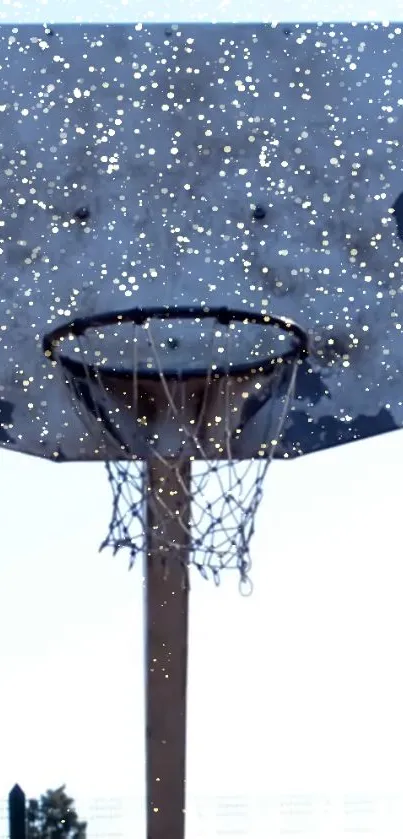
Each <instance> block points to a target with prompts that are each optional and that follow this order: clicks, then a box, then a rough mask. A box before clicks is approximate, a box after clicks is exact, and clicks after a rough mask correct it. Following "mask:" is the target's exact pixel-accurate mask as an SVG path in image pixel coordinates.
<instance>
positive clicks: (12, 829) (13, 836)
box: [8, 784, 26, 839]
mask: <svg viewBox="0 0 403 839" xmlns="http://www.w3.org/2000/svg"><path fill="white" fill-rule="evenodd" d="M8 818H9V837H10V839H26V821H25V793H24V792H23V790H22V789H21V787H20V786H18V784H16V785H15V786H14V787H13V788H12V790H11V792H10V794H9V796H8Z"/></svg>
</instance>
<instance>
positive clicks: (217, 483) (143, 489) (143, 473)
mask: <svg viewBox="0 0 403 839" xmlns="http://www.w3.org/2000/svg"><path fill="white" fill-rule="evenodd" d="M174 327H175V328H176V332H177V333H178V334H180V335H181V338H177V337H175V329H174ZM183 336H185V339H186V340H183ZM182 344H183V345H184V346H185V352H184V351H183V348H182ZM307 350H308V339H307V336H306V334H305V332H304V331H303V330H302V329H301V328H300V327H299V326H298V325H297V324H295V323H293V322H292V321H290V320H287V319H285V318H279V317H272V316H269V315H266V314H260V313H257V314H254V313H251V312H245V311H230V310H227V309H222V308H221V309H214V308H207V307H206V308H201V307H197V308H179V307H166V308H148V309H132V310H130V311H122V312H112V313H107V314H104V315H102V316H99V317H93V318H85V319H77V320H74V321H71V322H69V323H66V324H64V325H63V326H61V327H59V328H57V329H55V330H54V331H53V332H52V333H50V334H49V335H47V336H46V338H45V340H44V352H45V355H46V356H47V357H48V358H50V360H51V361H52V363H53V364H54V365H55V366H57V367H58V369H59V370H60V372H61V375H62V377H63V381H64V383H65V385H66V386H67V387H68V390H69V394H70V398H71V400H72V403H73V405H74V408H75V410H76V412H77V414H78V415H79V417H80V419H81V421H82V423H83V425H84V427H85V429H86V431H87V434H89V435H91V437H92V439H93V442H94V446H95V447H97V448H98V449H103V450H104V451H105V452H106V455H105V461H106V469H107V473H108V478H109V482H110V485H111V488H112V495H113V511H112V518H111V522H110V525H109V530H108V534H107V537H106V539H105V540H104V542H103V543H102V546H101V549H102V548H104V547H107V546H108V547H111V548H112V549H113V551H114V553H116V552H117V551H119V550H120V549H122V548H126V549H128V550H129V556H130V567H132V565H133V562H134V561H135V558H136V556H137V554H138V553H139V552H141V553H143V552H144V551H145V550H146V536H145V534H146V518H149V517H150V513H151V517H152V520H153V522H154V525H153V528H154V531H155V532H154V539H155V541H156V542H157V544H158V545H159V547H160V555H161V562H162V563H163V564H166V563H167V560H168V557H169V558H171V557H172V556H174V557H175V555H177V557H178V560H179V561H180V562H185V565H186V570H187V566H188V565H194V566H196V567H197V568H198V569H199V571H200V572H201V574H202V575H203V576H204V577H206V578H207V577H209V576H211V577H212V578H213V579H214V581H215V582H216V583H217V584H218V583H219V581H220V572H221V571H222V570H223V569H237V570H238V572H239V575H240V586H241V590H242V591H243V592H245V590H246V589H249V586H250V580H249V570H250V554H249V545H250V540H251V538H252V535H253V532H254V525H255V516H256V512H257V509H258V506H259V503H260V500H261V497H262V486H263V482H264V478H265V475H266V472H267V469H268V467H269V465H270V463H271V461H272V459H273V455H274V453H275V450H276V447H277V446H278V444H279V442H280V440H281V435H282V431H283V428H284V424H285V421H286V419H287V416H288V412H289V409H290V405H291V401H292V399H293V395H294V390H295V381H296V375H297V370H298V365H299V363H300V362H301V359H302V358H303V357H304V356H305V355H306V353H307ZM268 403H269V404H270V411H267V406H268ZM263 406H266V412H265V417H266V420H267V421H266V427H265V430H264V434H263V438H262V440H261V444H260V449H259V451H258V452H257V456H256V459H254V460H248V461H245V460H242V459H240V456H239V451H240V441H241V440H242V437H243V436H244V435H245V434H247V430H248V424H249V423H250V422H251V421H252V420H253V418H254V417H255V416H256V415H257V414H258V412H259V411H260V409H261V408H262V407H263ZM144 462H146V464H147V466H148V471H147V470H146V469H145V468H144ZM189 464H191V470H190V474H189V475H188V477H187V478H186V480H184V474H185V471H186V469H187V467H188V466H189ZM186 474H187V473H186ZM150 476H152V477H150ZM175 487H176V489H175ZM175 499H176V500H175ZM189 504H190V510H191V513H190V520H189ZM173 521H174V522H175V528H174V531H173V530H172V522H173ZM185 548H186V550H185ZM175 552H176V554H175ZM183 557H186V559H185V560H184V559H183ZM184 579H187V574H185V575H184Z"/></svg>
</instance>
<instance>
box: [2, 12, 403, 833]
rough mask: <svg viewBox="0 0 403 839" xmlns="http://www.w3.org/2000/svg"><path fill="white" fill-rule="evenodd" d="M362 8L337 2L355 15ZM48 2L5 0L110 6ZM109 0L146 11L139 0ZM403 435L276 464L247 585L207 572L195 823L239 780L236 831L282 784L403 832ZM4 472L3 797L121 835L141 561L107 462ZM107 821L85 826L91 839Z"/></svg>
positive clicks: (335, 822) (196, 625)
mask: <svg viewBox="0 0 403 839" xmlns="http://www.w3.org/2000/svg"><path fill="white" fill-rule="evenodd" d="M352 7H353V6H352V4H351V8H352ZM83 8H85V14H84V12H83ZM129 8H130V12H129V11H128V9H129ZM263 8H264V11H263ZM351 8H350V6H349V5H346V6H344V11H343V10H342V9H341V7H340V12H339V11H336V10H337V7H332V9H331V14H330V15H329V17H331V19H332V20H337V19H349V18H350V19H352V17H353V15H352V11H351ZM353 8H354V15H355V19H364V18H367V17H375V18H378V19H380V18H384V17H385V16H387V15H390V16H391V17H392V18H394V19H399V18H401V11H400V6H399V5H396V4H395V5H394V7H393V8H392V6H391V5H389V6H388V4H386V3H383V4H382V9H381V11H380V12H378V13H377V12H376V10H375V11H373V13H372V14H368V13H366V11H365V10H364V7H363V11H362V14H361V13H360V14H358V12H357V4H356V3H354V7H353ZM49 9H51V10H52V15H51V16H50V13H49V11H48V10H49ZM160 9H161V10H164V11H161V12H160ZM270 9H272V10H275V11H277V10H278V4H276V6H275V5H274V3H272V4H271V5H270V4H267V3H264V4H263V3H255V4H254V5H253V8H252V7H251V14H250V16H249V18H247V17H246V16H245V14H244V7H243V4H238V6H236V5H235V4H227V5H224V4H223V3H222V4H221V6H220V10H219V11H218V4H217V3H214V4H213V3H208V2H203V3H201V2H199V3H194V4H193V6H192V8H191V10H190V7H189V5H188V4H187V3H186V5H185V3H178V2H177V3H175V4H173V3H172V4H169V5H168V4H165V5H163V4H162V5H161V6H160V7H158V14H157V12H155V14H154V19H167V20H168V19H171V20H176V21H178V20H184V19H188V20H197V19H200V18H201V17H202V16H203V19H205V20H209V19H213V17H214V16H215V19H216V20H218V19H220V20H236V19H238V20H239V19H243V20H246V19H255V20H259V19H260V20H263V19H266V20H267V19H268V18H270V14H271V11H270ZM283 9H284V14H283V17H282V19H283V20H285V19H287V20H298V19H304V20H313V19H315V18H316V17H319V16H320V14H321V13H323V3H319V0H317V3H316V5H315V4H312V5H310V6H309V9H308V6H307V5H304V4H300V5H299V6H298V12H296V11H295V5H294V11H293V9H292V6H291V4H284V6H283ZM38 10H40V11H38V13H36V12H34V11H33V8H32V7H31V3H29V5H28V4H23V5H22V4H20V7H19V8H17V4H15V5H13V4H11V3H10V4H7V3H6V2H4V0H3V4H2V9H1V12H0V20H2V21H6V20H7V21H13V22H18V21H22V20H31V21H34V20H35V21H41V22H44V21H45V19H46V21H47V22H48V21H57V20H63V21H68V20H74V19H75V17H76V15H78V14H81V16H82V19H84V20H87V21H102V20H105V21H106V20H110V19H111V14H112V11H111V10H112V4H110V5H108V4H103V5H102V4H101V3H97V4H96V8H95V7H94V9H93V8H92V6H91V5H90V4H88V3H86V4H84V3H83V0H80V2H75V0H69V2H67V0H66V2H60V0H58V2H57V3H56V2H55V0H52V2H49V4H46V3H43V4H42V5H39V4H38ZM113 12H114V15H113V17H114V20H116V21H119V20H130V19H132V20H138V19H142V20H145V19H147V18H148V19H149V18H150V17H151V14H146V12H145V10H144V8H143V7H142V4H140V3H138V4H135V3H131V4H130V6H128V5H127V4H126V6H124V5H123V4H122V5H121V7H119V6H118V5H117V4H113ZM185 12H186V13H185ZM252 12H253V13H252ZM402 442H403V435H402V433H401V432H395V433H393V434H390V435H385V436H383V437H381V438H378V439H374V440H370V441H365V442H361V443H356V444H353V445H349V446H346V447H343V448H339V449H337V450H332V451H330V452H324V453H321V454H318V455H312V456H310V457H308V458H305V459H302V460H300V461H298V462H293V463H288V464H286V463H284V464H283V463H280V464H274V465H273V466H272V468H271V471H270V473H269V476H268V480H267V487H266V495H265V499H264V501H263V502H262V505H261V509H260V514H259V521H258V527H257V533H256V537H255V539H254V544H253V559H254V567H253V572H252V576H253V581H254V585H255V593H254V596H253V597H252V598H251V599H249V600H242V599H240V597H239V595H238V590H237V579H236V577H235V576H233V575H229V577H228V578H225V579H224V582H223V585H222V587H221V588H220V589H216V588H215V587H214V585H213V584H209V583H206V582H204V581H201V580H199V578H197V579H196V580H195V582H194V587H193V591H192V597H191V643H190V679H189V726H188V793H189V799H188V809H189V816H188V839H199V837H200V839H201V837H204V836H205V835H206V836H207V835H208V836H209V837H213V836H214V835H216V833H217V832H218V830H219V828H220V825H222V829H223V828H224V822H225V818H226V817H225V815H222V816H220V815H219V811H220V808H221V809H222V811H223V813H224V812H225V811H226V812H227V814H228V812H229V810H230V803H231V802H230V800H229V799H228V796H229V797H231V796H234V800H235V802H236V803H237V804H238V806H239V808H240V810H241V811H242V808H243V810H244V814H242V812H239V814H238V815H237V816H236V817H234V818H235V822H234V823H236V826H237V828H238V830H242V829H243V828H244V830H245V836H248V837H250V836H255V835H256V836H262V837H263V836H264V835H265V836H267V835H269V831H270V838H271V839H272V837H276V839H277V836H280V832H279V831H280V815H279V813H280V802H279V798H278V796H280V797H283V798H284V797H286V796H287V795H290V794H297V793H299V794H305V795H306V796H307V799H308V802H311V806H312V808H313V810H314V812H315V813H316V816H315V818H316V822H315V824H316V826H317V825H318V824H319V821H320V819H319V815H318V813H319V810H321V812H322V816H321V819H322V821H321V824H322V829H321V830H318V832H317V833H315V832H314V830H313V829H312V828H311V829H309V818H308V817H306V816H303V815H300V816H295V822H293V823H295V824H298V825H299V826H300V828H301V831H302V832H301V836H303V837H308V836H309V837H310V839H311V837H313V836H315V837H316V836H318V837H321V839H323V837H324V836H326V837H333V836H334V837H340V836H342V835H344V828H345V827H346V826H347V825H348V824H349V825H350V826H354V824H355V825H356V827H359V826H361V827H363V826H365V825H369V826H371V829H372V831H373V832H372V834H370V835H372V836H376V837H377V839H381V837H382V839H387V837H389V836H396V837H397V836H398V835H399V836H401V835H402V832H403V771H402V766H401V757H400V756H401V754H402V753H403V718H402V713H401V709H402V707H403V679H402V676H401V638H402V636H403V613H402V609H401V590H402V582H403V579H402V577H403V572H402V551H401V541H402V539H401V515H402V514H401V497H402V496H401V486H400V452H401V449H402ZM0 475H1V487H2V490H1V496H0V497H1V503H2V519H1V529H2V538H1V565H0V670H1V688H2V690H1V715H0V752H1V760H0V798H5V797H6V796H7V794H8V791H9V789H10V787H11V786H12V785H13V784H14V783H15V782H16V781H18V782H19V783H20V784H21V785H22V787H23V788H24V789H25V790H26V792H27V794H28V795H40V794H41V793H42V792H44V791H45V790H46V789H47V788H48V787H55V786H56V785H59V784H62V783H66V784H67V791H68V792H69V793H70V794H71V795H73V796H74V797H75V798H76V801H77V803H78V805H79V808H80V815H82V817H84V818H89V817H90V816H91V811H90V809H89V804H88V802H91V801H92V799H94V798H96V797H99V798H101V799H110V798H113V797H117V798H118V799H119V801H121V800H122V801H123V804H122V806H123V807H124V809H125V810H127V813H128V815H127V814H126V816H124V818H123V821H122V831H123V835H124V839H128V837H129V836H131V837H132V836H133V835H137V836H138V835H140V836H141V835H143V833H142V831H143V830H144V801H143V795H144V777H143V776H144V745H143V725H144V716H143V711H144V708H143V622H142V585H141V571H142V569H141V567H140V566H138V567H137V568H135V569H134V570H133V571H132V572H131V573H129V572H128V571H127V563H126V561H125V557H122V556H120V557H119V556H118V557H117V558H115V559H112V558H111V556H110V555H109V554H107V553H104V554H102V555H98V552H97V549H98V545H99V543H100V541H101V540H102V538H103V536H104V534H105V528H106V526H107V523H108V521H109V513H110V496H109V487H108V485H107V482H106V478H104V476H103V472H102V469H101V467H99V466H94V465H80V466H77V465H61V466H56V465H54V464H50V463H44V462H39V461H35V460H33V459H30V458H28V457H23V456H20V455H13V454H11V453H8V452H0ZM213 753H214V756H213ZM391 796H394V797H395V799H396V800H395V803H393V804H392V802H391V800H389V802H387V801H385V797H389V799H390V797H391ZM136 797H137V798H136ZM348 797H353V798H354V799H355V800H356V801H358V800H359V799H362V798H366V799H369V800H370V801H372V804H371V806H370V807H369V810H370V812H369V814H367V815H365V814H364V813H361V815H360V814H359V815H357V816H353V815H351V816H349V817H347V816H345V815H344V814H343V807H344V803H343V802H344V801H345V799H346V798H348ZM220 798H222V801H221V803H220ZM265 800H266V805H264V801H265ZM326 801H327V802H328V803H327V804H326ZM267 802H269V804H270V807H271V810H270V807H269V806H268V804H267ZM133 804H134V806H133ZM259 808H261V810H259ZM227 818H229V816H228V815H227ZM354 819H355V821H354ZM286 821H287V820H286V818H285V817H284V819H283V822H282V824H283V828H284V827H285V825H286ZM228 824H229V823H228ZM0 827H1V825H0ZM116 829H120V828H119V826H118V825H117V824H116V825H113V824H111V825H110V827H109V830H110V832H112V831H114V830H116ZM399 829H400V832H399ZM101 830H102V826H101V827H100V826H99V825H98V824H97V826H96V829H95V828H94V827H93V828H92V829H91V824H90V832H89V839H93V837H94V836H95V835H96V834H97V833H101ZM228 830H229V832H228V834H227V837H232V836H233V835H235V834H234V833H231V828H230V826H228ZM203 831H205V833H204V832H203ZM276 831H277V832H276ZM144 835H145V834H144ZM238 835H239V834H238Z"/></svg>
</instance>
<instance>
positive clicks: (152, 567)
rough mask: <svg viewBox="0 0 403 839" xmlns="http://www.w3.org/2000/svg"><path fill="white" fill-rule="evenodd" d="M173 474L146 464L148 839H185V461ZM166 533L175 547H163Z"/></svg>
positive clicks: (187, 516) (187, 473)
mask: <svg viewBox="0 0 403 839" xmlns="http://www.w3.org/2000/svg"><path fill="white" fill-rule="evenodd" d="M180 477H181V481H182V483H181V481H180V480H179V479H178V475H177V473H175V472H174V471H173V470H172V469H170V468H169V467H167V466H164V464H162V463H159V462H154V461H153V462H152V463H151V464H149V465H148V482H149V487H148V489H149V493H148V502H147V532H148V539H149V541H148V551H147V558H146V573H145V583H146V595H145V600H146V667H147V671H146V759H147V839H184V836H185V787H186V696H187V657H188V605H189V577H188V568H187V560H188V552H189V544H190V543H189V538H188V536H187V534H186V533H185V532H184V530H183V528H182V527H181V526H180V523H179V520H178V517H177V516H175V514H174V515H173V516H170V515H168V514H167V513H166V511H163V509H162V507H160V508H159V507H158V504H156V503H155V500H153V499H155V496H156V494H157V493H158V492H159V495H160V498H161V499H162V500H163V502H164V503H165V504H166V505H167V506H169V509H170V511H171V512H174V513H176V511H177V510H180V511H181V514H182V520H184V521H185V523H187V524H189V523H190V501H189V494H188V493H186V492H185V490H184V486H188V485H189V481H190V463H188V464H184V465H181V467H180ZM161 528H163V530H164V536H165V539H167V538H168V540H169V542H171V543H172V545H173V546H172V547H169V548H167V547H166V546H162V543H161V539H160V534H161Z"/></svg>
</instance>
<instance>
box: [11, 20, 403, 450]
mask: <svg viewBox="0 0 403 839" xmlns="http://www.w3.org/2000/svg"><path fill="white" fill-rule="evenodd" d="M402 44H403V34H402V28H401V27H399V26H398V25H395V24H389V25H380V24H379V25H378V24H370V23H368V24H357V25H354V24H337V25H331V24H323V25H320V26H316V25H314V24H306V25H305V24H295V25H292V24H287V25H276V26H271V25H267V24H211V25H209V24H180V25H176V26H175V25H173V26H167V25H166V24H147V25H145V24H143V25H141V24H133V25H126V24H125V25H85V24H81V25H74V24H71V25H69V24H66V25H57V26H54V27H53V29H49V28H47V27H41V26H39V25H22V26H12V25H4V26H1V27H0V64H1V67H2V71H1V72H2V93H1V96H0V189H1V193H0V196H1V203H0V249H1V253H2V275H1V286H0V300H1V303H0V305H1V319H0V320H1V323H0V400H1V401H0V444H1V445H2V446H5V447H7V448H9V449H13V450H17V451H22V452H27V453H30V454H32V455H37V456H41V457H47V458H50V459H54V460H56V461H62V460H97V459H100V460H102V459H105V457H106V456H110V452H108V451H107V450H106V449H104V450H103V449H102V446H101V447H99V446H98V447H96V448H95V447H94V445H93V441H92V439H91V435H90V434H88V432H87V431H86V429H85V428H84V427H83V425H82V423H81V421H80V419H79V417H77V415H76V414H75V413H74V410H73V407H72V405H71V402H70V400H69V399H68V395H67V392H66V390H65V388H64V386H63V383H62V382H61V381H60V379H59V377H58V375H57V371H56V370H55V369H54V367H52V365H51V363H50V362H49V359H47V358H46V357H45V356H44V354H43V338H44V336H45V335H46V334H47V333H48V332H50V331H52V330H53V329H55V328H56V327H57V326H58V324H62V323H63V321H65V320H71V319H72V318H74V317H89V316H91V317H93V316H96V315H101V314H102V313H104V312H108V311H113V310H121V309H124V308H125V307H127V308H133V307H134V306H139V307H141V306H153V305H159V306H165V305H167V306H168V305H170V306H189V307H190V306H206V307H209V306H229V307H236V308H237V309H239V308H242V309H247V310H249V311H250V312H251V314H253V313H254V312H259V313H261V312H263V313H268V314H272V315H275V316H280V317H285V318H290V319H292V320H293V321H295V322H296V323H297V324H299V325H300V326H301V328H302V329H304V330H305V331H306V332H307V333H309V335H310V340H311V348H312V351H311V353H310V355H309V357H308V358H307V359H306V360H305V361H304V362H303V364H301V365H300V367H299V371H298V376H297V383H296V396H295V400H294V403H293V405H292V408H291V410H290V413H289V417H288V421H287V425H286V429H285V433H284V437H283V440H282V443H281V446H279V447H278V448H277V450H276V456H277V457H293V456H296V455H300V454H305V453H308V452H311V451H315V450H319V449H323V448H327V447H330V446H334V445H338V444H340V443H344V442H348V441H350V440H354V439H360V438H363V437H368V436H371V435H374V434H378V433H381V432H386V431H390V430H392V429H396V428H400V427H402V425H403V405H402V395H401V373H402V365H403V341H402V335H401V331H402V324H403V298H402V288H403V286H402V285H401V277H400V274H401V264H402V257H403V250H402V239H403V206H402V205H403V198H402V197H400V196H401V195H403V174H402V161H401V148H400V146H401V142H402V136H403V122H402V113H401V111H402V105H403V95H402V83H401V79H400V71H399V67H400V58H401V48H402ZM174 331H175V334H173V332H172V330H171V332H170V333H164V334H162V335H161V343H162V344H165V350H164V352H166V355H167V358H168V357H169V364H174V365H179V366H180V367H181V368H183V367H186V364H187V363H188V359H191V360H192V363H193V364H194V359H195V357H196V356H197V352H198V350H200V352H202V347H201V345H200V342H199V339H197V341H196V343H195V338H194V333H192V332H191V331H189V328H188V327H187V326H185V325H184V324H183V325H182V326H181V324H176V329H175V330H174ZM167 336H168V337H169V338H170V339H171V340H170V342H169V343H167V341H166V338H167ZM259 341H260V346H261V348H264V346H265V344H264V342H265V341H266V347H267V352H268V353H270V352H272V351H273V348H272V347H271V345H270V338H269V337H267V336H266V332H265V331H264V330H263V331H262V333H261V335H260V337H259ZM115 343H116V342H115ZM102 351H103V352H104V354H105V355H106V356H107V358H108V361H109V364H112V366H113V365H114V364H117V363H118V359H117V358H116V352H117V348H116V346H115V344H114V342H113V340H111V342H110V344H109V345H108V338H107V336H106V337H104V339H103V346H102ZM249 352H250V347H249V346H248V345H247V342H246V339H245V343H242V342H238V343H237V345H236V346H234V356H233V362H234V363H240V362H241V361H242V359H243V358H246V357H247V355H248V353H249ZM166 363H168V361H167V362H166ZM264 428H265V407H263V408H262V409H261V410H260V411H259V412H258V413H257V414H256V415H255V416H254V417H253V418H252V419H251V421H250V423H249V424H248V429H247V434H245V435H244V437H243V443H242V450H241V451H240V456H241V457H245V458H249V457H253V456H254V455H256V453H257V452H258V451H259V449H260V445H261V441H262V434H263V429H264ZM134 453H136V452H134ZM140 454H141V453H140Z"/></svg>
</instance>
